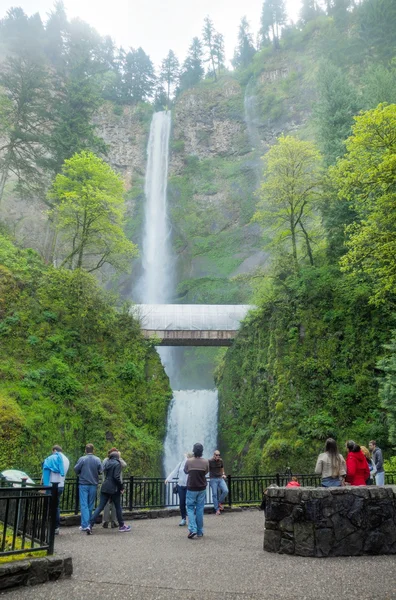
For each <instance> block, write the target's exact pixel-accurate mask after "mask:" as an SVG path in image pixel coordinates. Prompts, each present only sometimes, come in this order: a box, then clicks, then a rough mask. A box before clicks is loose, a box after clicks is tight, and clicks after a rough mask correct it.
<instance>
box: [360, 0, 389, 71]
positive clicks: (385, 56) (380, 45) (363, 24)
mask: <svg viewBox="0 0 396 600" xmlns="http://www.w3.org/2000/svg"><path fill="white" fill-rule="evenodd" d="M357 29H358V31H359V34H360V41H361V45H360V47H361V53H362V54H364V55H368V56H369V57H370V58H371V60H380V61H383V62H384V63H385V64H387V63H388V62H389V60H391V59H392V58H394V57H395V55H396V36H395V30H396V3H395V2H394V0H365V2H362V3H361V5H360V6H359V7H358V8H357Z"/></svg>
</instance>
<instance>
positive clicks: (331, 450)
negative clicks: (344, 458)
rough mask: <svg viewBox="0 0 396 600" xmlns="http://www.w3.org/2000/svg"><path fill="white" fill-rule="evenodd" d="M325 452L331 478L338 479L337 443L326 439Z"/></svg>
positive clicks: (339, 462)
mask: <svg viewBox="0 0 396 600" xmlns="http://www.w3.org/2000/svg"><path fill="white" fill-rule="evenodd" d="M325 452H327V454H328V455H329V456H330V461H331V476H332V477H338V476H339V474H340V469H341V457H340V453H339V452H338V448H337V442H336V441H335V440H333V438H327V440H326V446H325Z"/></svg>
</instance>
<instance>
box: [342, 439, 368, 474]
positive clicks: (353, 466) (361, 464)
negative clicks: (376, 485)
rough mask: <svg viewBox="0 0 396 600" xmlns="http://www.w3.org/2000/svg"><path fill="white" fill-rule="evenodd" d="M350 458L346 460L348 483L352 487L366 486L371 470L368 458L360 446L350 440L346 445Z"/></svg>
mask: <svg viewBox="0 0 396 600" xmlns="http://www.w3.org/2000/svg"><path fill="white" fill-rule="evenodd" d="M346 448H347V450H348V456H347V458H346V468H347V476H346V482H347V483H349V484H350V485H366V481H367V479H369V477H370V469H369V468H368V464H367V461H366V457H365V456H364V454H363V452H362V451H361V449H360V446H359V445H358V444H355V442H354V441H352V440H350V441H349V442H347V443H346Z"/></svg>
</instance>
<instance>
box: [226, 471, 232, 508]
mask: <svg viewBox="0 0 396 600" xmlns="http://www.w3.org/2000/svg"><path fill="white" fill-rule="evenodd" d="M227 483H228V506H229V507H230V508H231V505H232V492H231V475H227Z"/></svg>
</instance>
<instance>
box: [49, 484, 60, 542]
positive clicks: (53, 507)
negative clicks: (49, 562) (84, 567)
mask: <svg viewBox="0 0 396 600" xmlns="http://www.w3.org/2000/svg"><path fill="white" fill-rule="evenodd" d="M58 485H59V484H58V482H56V483H52V484H51V486H52V489H51V498H50V513H49V536H48V554H53V553H54V544H55V527H56V513H57V511H58V493H59V492H58Z"/></svg>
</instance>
